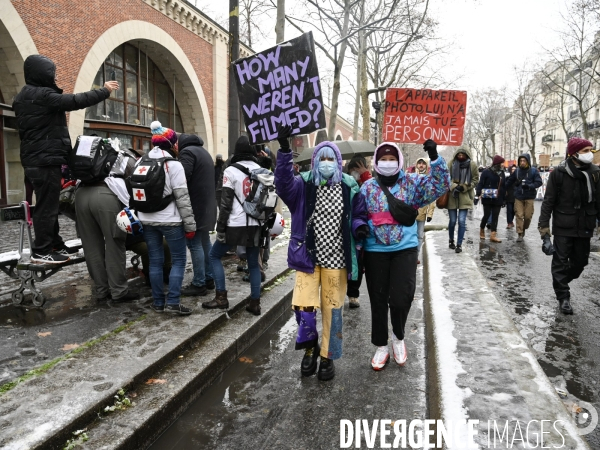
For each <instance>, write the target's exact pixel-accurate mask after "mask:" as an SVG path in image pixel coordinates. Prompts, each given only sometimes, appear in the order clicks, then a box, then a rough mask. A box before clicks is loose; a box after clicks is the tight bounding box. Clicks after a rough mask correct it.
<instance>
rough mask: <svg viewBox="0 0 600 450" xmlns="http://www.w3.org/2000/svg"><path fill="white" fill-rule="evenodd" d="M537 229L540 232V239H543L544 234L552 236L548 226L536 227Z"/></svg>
mask: <svg viewBox="0 0 600 450" xmlns="http://www.w3.org/2000/svg"><path fill="white" fill-rule="evenodd" d="M538 231H539V232H540V236H541V237H542V239H544V236H546V235H548V236H552V233H550V228H548V227H538Z"/></svg>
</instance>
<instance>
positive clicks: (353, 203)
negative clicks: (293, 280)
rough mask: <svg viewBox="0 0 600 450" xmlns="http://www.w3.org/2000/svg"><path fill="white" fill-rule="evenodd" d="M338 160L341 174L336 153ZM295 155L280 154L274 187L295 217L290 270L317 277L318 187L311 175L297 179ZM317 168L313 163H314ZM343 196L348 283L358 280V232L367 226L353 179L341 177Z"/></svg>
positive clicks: (362, 206)
mask: <svg viewBox="0 0 600 450" xmlns="http://www.w3.org/2000/svg"><path fill="white" fill-rule="evenodd" d="M324 145H330V146H331V143H329V142H323V143H321V144H319V145H318V146H317V147H316V148H315V152H314V153H313V158H314V155H315V154H317V152H318V151H319V150H320V148H321V147H323V146H324ZM332 148H334V150H335V151H336V158H337V163H338V168H339V170H342V156H341V154H340V152H339V150H337V147H333V146H332ZM292 158H293V155H292V153H291V152H282V151H281V150H279V153H278V155H277V170H276V171H275V186H276V188H277V194H278V195H279V196H280V197H281V200H282V201H283V202H284V203H285V204H286V205H287V207H288V208H289V210H290V213H291V215H292V230H291V231H292V233H291V237H290V243H289V246H288V266H289V267H290V268H291V269H295V270H299V271H300V272H305V273H314V271H315V264H316V263H315V261H316V245H315V230H314V222H313V221H312V220H310V219H311V217H312V215H313V213H314V211H315V206H316V202H317V186H315V184H314V182H313V181H312V171H309V172H301V173H300V174H299V175H295V176H294V167H293V160H292ZM312 164H313V165H314V161H312ZM341 184H342V195H343V198H344V212H343V221H342V237H343V242H344V260H345V265H346V269H347V270H348V279H352V280H356V279H357V278H358V264H357V260H356V242H355V239H354V238H355V235H356V229H357V228H358V227H359V226H361V225H366V224H367V214H366V209H365V203H364V199H363V197H362V196H361V195H360V193H359V188H358V184H357V183H356V180H355V179H354V178H353V177H351V176H350V175H347V174H343V175H342V181H341Z"/></svg>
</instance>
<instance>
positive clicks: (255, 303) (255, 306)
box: [246, 298, 260, 316]
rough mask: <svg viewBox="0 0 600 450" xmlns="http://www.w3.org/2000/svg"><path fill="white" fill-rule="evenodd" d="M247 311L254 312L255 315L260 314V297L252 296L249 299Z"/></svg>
mask: <svg viewBox="0 0 600 450" xmlns="http://www.w3.org/2000/svg"><path fill="white" fill-rule="evenodd" d="M246 311H248V312H249V313H252V314H254V315H255V316H260V298H251V299H250V300H248V305H247V306H246Z"/></svg>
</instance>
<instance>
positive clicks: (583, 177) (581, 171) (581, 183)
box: [565, 158, 593, 209]
mask: <svg viewBox="0 0 600 450" xmlns="http://www.w3.org/2000/svg"><path fill="white" fill-rule="evenodd" d="M589 167H590V165H589V164H584V165H582V166H580V167H579V168H578V167H577V166H576V165H575V163H574V162H573V159H572V158H569V159H567V164H565V168H566V169H567V173H568V174H569V176H570V177H571V178H573V179H574V180H576V181H577V183H575V192H574V193H573V208H575V209H581V204H582V203H584V202H585V203H591V202H592V199H593V194H592V183H591V182H590V175H589V174H588V173H587V170H586V169H588V168H589ZM582 187H583V189H582ZM586 187H587V197H586Z"/></svg>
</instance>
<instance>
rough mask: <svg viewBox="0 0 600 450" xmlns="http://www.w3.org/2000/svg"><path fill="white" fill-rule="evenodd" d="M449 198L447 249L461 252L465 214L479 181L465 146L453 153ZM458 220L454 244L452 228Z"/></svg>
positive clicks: (473, 163) (471, 207) (469, 153)
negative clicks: (456, 237)
mask: <svg viewBox="0 0 600 450" xmlns="http://www.w3.org/2000/svg"><path fill="white" fill-rule="evenodd" d="M450 177H451V179H452V182H451V184H450V197H449V198H448V216H449V217H450V221H449V223H448V233H449V234H450V240H449V244H448V247H450V248H451V249H452V250H454V251H455V252H456V253H460V252H462V242H463V239H464V236H465V230H466V229H467V213H468V212H469V210H472V209H473V199H474V197H475V195H474V193H473V191H474V189H475V186H477V182H478V181H479V171H478V170H477V164H476V163H475V161H473V160H471V151H470V150H469V148H468V147H467V146H464V145H463V146H461V147H459V148H458V149H457V150H456V151H455V152H454V157H453V158H452V161H450ZM457 220H458V240H457V241H456V245H455V244H454V228H455V227H456V221H457Z"/></svg>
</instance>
